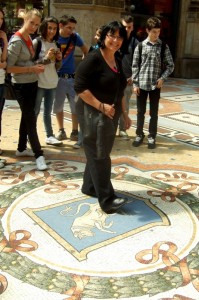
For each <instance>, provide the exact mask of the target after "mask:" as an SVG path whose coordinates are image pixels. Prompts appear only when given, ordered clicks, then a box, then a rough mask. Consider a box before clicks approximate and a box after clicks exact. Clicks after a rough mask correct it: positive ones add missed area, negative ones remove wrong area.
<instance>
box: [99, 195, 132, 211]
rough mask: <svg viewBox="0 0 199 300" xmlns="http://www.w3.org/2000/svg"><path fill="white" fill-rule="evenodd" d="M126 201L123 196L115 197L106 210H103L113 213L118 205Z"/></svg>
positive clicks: (120, 205)
mask: <svg viewBox="0 0 199 300" xmlns="http://www.w3.org/2000/svg"><path fill="white" fill-rule="evenodd" d="M126 203H127V199H125V198H115V199H114V200H113V202H112V204H111V206H110V208H108V209H107V210H104V212H105V213H107V214H114V213H115V212H116V211H117V210H118V209H119V208H120V207H122V206H123V205H124V204H126Z"/></svg>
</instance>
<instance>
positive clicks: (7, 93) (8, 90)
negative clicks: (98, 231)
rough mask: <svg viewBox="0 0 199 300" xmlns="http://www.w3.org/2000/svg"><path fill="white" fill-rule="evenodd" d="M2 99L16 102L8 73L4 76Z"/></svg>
mask: <svg viewBox="0 0 199 300" xmlns="http://www.w3.org/2000/svg"><path fill="white" fill-rule="evenodd" d="M4 98H5V99H6V100H16V95H15V91H14V87H13V85H12V82H11V75H10V74H8V73H7V74H6V77H5V84H4Z"/></svg>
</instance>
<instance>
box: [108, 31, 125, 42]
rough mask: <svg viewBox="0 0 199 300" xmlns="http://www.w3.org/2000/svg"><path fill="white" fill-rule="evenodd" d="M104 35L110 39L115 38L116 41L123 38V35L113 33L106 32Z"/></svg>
mask: <svg viewBox="0 0 199 300" xmlns="http://www.w3.org/2000/svg"><path fill="white" fill-rule="evenodd" d="M106 36H108V37H109V38H110V39H111V40H113V41H114V40H116V41H122V40H123V37H121V36H116V35H113V34H110V33H109V34H107V35H106Z"/></svg>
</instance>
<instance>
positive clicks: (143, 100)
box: [136, 89, 160, 138]
mask: <svg viewBox="0 0 199 300" xmlns="http://www.w3.org/2000/svg"><path fill="white" fill-rule="evenodd" d="M148 96H149V106H150V111H149V114H150V121H149V137H153V138H155V137H156V134H157V124H158V108H159V100H160V89H155V90H152V91H145V90H142V89H140V95H139V96H137V129H136V134H137V135H144V132H143V127H144V120H145V113H146V104H147V97H148Z"/></svg>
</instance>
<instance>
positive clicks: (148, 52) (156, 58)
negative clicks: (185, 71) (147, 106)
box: [132, 38, 174, 91]
mask: <svg viewBox="0 0 199 300" xmlns="http://www.w3.org/2000/svg"><path fill="white" fill-rule="evenodd" d="M161 46H162V41H161V40H160V39H158V40H157V42H156V43H151V42H150V41H149V38H147V39H145V40H144V41H143V42H142V53H140V49H139V46H137V47H136V48H135V52H134V56H133V64H132V79H133V86H134V87H139V88H141V89H143V90H146V91H151V90H154V89H155V88H156V85H157V80H158V79H163V80H165V79H166V78H167V77H168V76H169V75H170V74H171V73H172V72H173V70H174V62H173V58H172V55H171V52H170V49H169V47H168V45H166V48H165V51H164V56H163V61H161ZM140 55H141V56H140ZM140 58H141V59H140ZM162 63H163V64H164V70H162Z"/></svg>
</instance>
